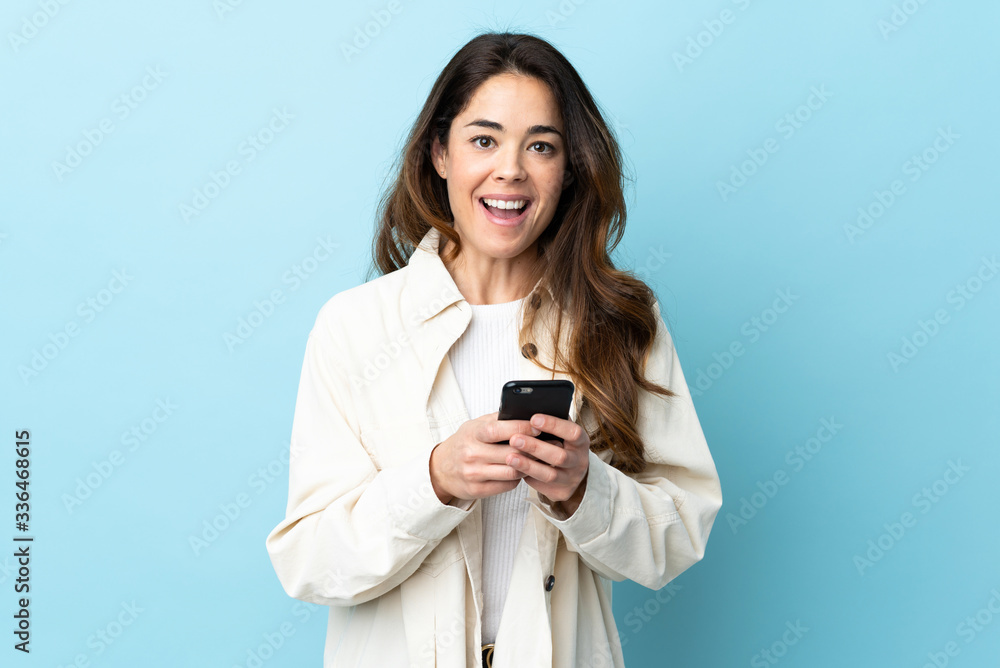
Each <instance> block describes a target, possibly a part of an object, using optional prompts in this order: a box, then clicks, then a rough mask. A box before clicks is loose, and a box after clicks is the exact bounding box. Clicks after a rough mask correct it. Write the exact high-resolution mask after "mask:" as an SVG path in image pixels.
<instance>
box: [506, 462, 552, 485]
mask: <svg viewBox="0 0 1000 668" xmlns="http://www.w3.org/2000/svg"><path fill="white" fill-rule="evenodd" d="M507 462H508V464H510V466H511V467H512V468H514V469H517V470H518V471H521V472H522V473H524V474H525V475H526V476H528V477H531V478H534V479H535V480H538V481H540V482H543V483H547V484H549V485H551V484H553V483H556V482H557V481H558V480H559V479H560V473H559V471H558V470H557V469H555V468H553V467H551V466H549V465H548V464H545V463H543V462H539V461H535V460H533V459H529V458H528V457H524V456H523V455H520V454H516V455H510V456H509V457H508V458H507Z"/></svg>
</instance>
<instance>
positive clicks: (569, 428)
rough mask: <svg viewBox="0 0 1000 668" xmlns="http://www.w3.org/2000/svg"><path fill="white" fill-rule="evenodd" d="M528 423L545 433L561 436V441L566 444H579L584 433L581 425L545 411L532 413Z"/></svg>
mask: <svg viewBox="0 0 1000 668" xmlns="http://www.w3.org/2000/svg"><path fill="white" fill-rule="evenodd" d="M530 424H531V425H532V426H533V427H536V428H538V429H540V430H541V431H544V432H545V433H547V434H552V435H553V436H555V437H557V438H561V439H562V441H563V443H566V444H570V443H572V444H574V445H579V443H580V442H581V441H582V440H583V436H584V433H585V432H584V431H583V427H581V426H580V425H578V424H577V423H575V422H573V421H572V420H564V419H562V418H557V417H555V416H553V415H546V414H545V413H535V414H534V415H532V416H531V420H530Z"/></svg>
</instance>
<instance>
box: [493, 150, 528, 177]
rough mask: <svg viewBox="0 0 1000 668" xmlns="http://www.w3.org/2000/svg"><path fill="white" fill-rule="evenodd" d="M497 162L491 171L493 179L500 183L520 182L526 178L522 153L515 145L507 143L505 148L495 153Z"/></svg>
mask: <svg viewBox="0 0 1000 668" xmlns="http://www.w3.org/2000/svg"><path fill="white" fill-rule="evenodd" d="M496 156H497V162H496V165H495V166H494V169H493V178H495V179H497V180H500V181H522V180H524V179H525V178H526V177H527V172H526V171H525V169H524V164H523V153H522V152H521V149H520V147H518V146H517V145H516V144H513V143H508V144H507V146H505V147H503V148H502V149H501V150H499V151H497V154H496Z"/></svg>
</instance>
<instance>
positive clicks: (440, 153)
mask: <svg viewBox="0 0 1000 668" xmlns="http://www.w3.org/2000/svg"><path fill="white" fill-rule="evenodd" d="M447 154H448V151H447V149H445V147H444V146H442V145H441V140H440V139H438V138H437V136H436V135H435V136H434V141H433V142H431V163H432V164H433V165H434V170H435V171H436V172H437V173H438V176H440V177H441V178H442V179H443V178H445V162H446V156H447Z"/></svg>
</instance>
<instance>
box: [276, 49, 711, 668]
mask: <svg viewBox="0 0 1000 668" xmlns="http://www.w3.org/2000/svg"><path fill="white" fill-rule="evenodd" d="M621 183H622V170H621V156H620V153H619V149H618V146H617V144H616V142H615V139H614V137H613V135H612V134H611V132H610V131H609V130H608V128H607V125H606V123H605V121H604V119H603V117H602V115H601V113H600V111H599V110H598V107H597V105H596V103H595V102H594V100H593V98H592V97H591V95H590V94H589V92H588V91H587V88H586V86H585V85H584V84H583V82H582V81H581V79H580V77H579V75H578V74H577V72H576V71H575V70H574V68H573V67H572V65H570V64H569V62H568V61H567V60H566V59H565V57H563V56H562V54H560V53H559V52H558V51H556V50H555V49H554V48H553V47H552V46H551V45H549V44H548V43H547V42H545V41H543V40H540V39H538V38H536V37H533V36H529V35H518V34H509V33H502V34H495V33H489V34H483V35H480V36H478V37H476V38H475V39H473V40H472V41H470V42H469V43H468V44H466V45H465V46H464V47H463V48H462V49H461V50H460V51H459V52H458V53H457V54H456V55H455V56H454V57H453V58H452V60H451V61H450V62H449V63H448V65H447V67H446V68H445V69H444V71H443V72H442V73H441V75H440V76H439V77H438V79H437V81H436V83H435V84H434V87H433V89H432V90H431V92H430V95H429V97H428V99H427V102H426V104H425V105H424V108H423V110H422V112H421V113H420V116H419V117H418V118H417V120H416V122H415V124H414V127H413V129H412V131H411V134H410V136H409V139H408V143H407V146H406V148H405V151H404V154H403V156H402V164H401V167H400V170H399V174H398V178H397V179H396V182H395V185H394V187H393V188H392V189H391V191H390V192H388V193H387V195H386V196H385V198H384V199H383V200H382V203H381V205H380V227H379V230H378V233H377V236H376V238H375V242H374V255H375V258H376V262H377V265H378V268H379V270H380V271H381V273H382V275H381V276H379V277H378V278H376V279H375V280H371V281H369V282H367V283H365V284H363V285H360V286H357V287H355V288H352V289H349V290H346V291H344V292H341V293H339V294H337V295H336V296H334V297H333V298H332V299H331V300H330V301H329V302H328V303H327V304H326V305H325V306H324V307H323V308H322V310H321V311H320V313H319V316H318V318H317V320H316V323H315V326H314V327H313V329H312V331H311V332H310V334H309V339H308V342H307V344H306V353H305V361H304V364H303V369H302V378H301V382H300V386H299V392H298V398H297V402H296V407H295V416H294V421H293V426H292V439H291V464H290V476H289V490H288V506H287V512H286V517H285V519H284V520H283V521H281V523H280V524H278V526H277V527H276V528H275V529H274V530H273V531H272V532H271V533H270V535H269V536H268V537H267V549H268V553H269V554H270V557H271V560H272V563H273V565H274V568H275V571H276V572H277V574H278V577H279V579H280V581H281V583H282V586H283V587H284V588H285V591H286V592H288V594H289V595H290V596H292V597H295V598H298V599H301V600H304V601H309V602H312V603H317V604H322V605H327V606H330V617H329V623H328V628H327V639H326V648H325V652H324V665H325V666H379V667H380V668H382V667H387V666H390V667H395V666H421V667H424V666H453V667H458V666H462V667H465V666H473V665H478V664H479V663H480V662H482V663H483V665H492V666H496V668H508V667H513V666H558V667H566V668H569V667H570V666H580V665H593V666H601V665H605V666H622V665H624V663H623V659H622V651H621V642H620V640H619V637H618V632H617V629H616V626H615V621H614V617H613V615H612V610H611V581H612V580H614V581H621V580H624V579H631V580H633V581H635V582H637V583H639V584H641V585H644V586H646V587H649V588H653V589H658V588H660V587H662V586H664V585H665V584H666V583H667V582H669V581H670V580H671V579H673V578H675V577H677V575H678V574H680V573H681V572H683V571H684V570H685V569H687V568H688V567H690V566H691V565H692V564H694V563H695V562H697V561H699V560H700V559H701V558H702V556H703V555H704V550H705V544H706V541H707V539H708V534H709V532H710V530H711V527H712V524H713V523H714V520H715V516H716V514H717V512H718V510H719V507H720V506H721V503H722V495H721V491H720V485H719V479H718V475H717V473H716V469H715V465H714V463H713V461H712V458H711V455H710V453H709V450H708V447H707V445H706V443H705V438H704V435H703V433H702V430H701V427H700V424H699V421H698V418H697V415H696V414H695V410H694V407H693V404H692V402H691V396H690V393H689V391H688V388H687V385H686V383H685V381H684V375H683V373H682V371H681V367H680V362H679V361H678V358H677V354H676V352H675V350H674V348H673V344H672V340H671V337H670V335H669V333H668V332H667V329H666V327H665V325H664V323H663V320H662V317H661V315H660V308H659V304H658V303H657V301H656V299H655V297H654V295H653V293H652V291H651V290H650V289H649V288H648V287H647V286H646V285H645V284H644V283H643V282H642V281H640V280H638V279H636V278H635V277H634V276H633V275H631V274H629V273H626V272H622V271H619V270H617V269H615V268H614V265H613V264H612V262H611V259H610V257H609V252H610V250H612V249H613V248H614V246H615V245H616V244H617V243H618V241H619V240H620V238H621V236H622V234H623V232H624V224H625V205H624V198H623V194H622V185H621ZM542 378H554V379H560V378H562V379H569V380H572V381H573V383H574V385H575V388H576V392H575V393H574V400H573V404H572V407H571V409H570V415H569V419H568V420H561V419H558V418H555V417H552V416H542V415H536V416H534V417H533V419H532V420H531V421H530V422H529V421H527V420H509V421H499V420H497V417H498V413H497V412H496V407H497V406H498V405H499V395H500V389H501V387H502V385H503V383H504V382H506V381H507V380H514V379H542ZM536 418H537V419H539V420H540V421H539V422H537V423H536V422H535V419H536ZM538 430H541V431H545V432H548V433H551V434H553V435H555V436H556V437H558V438H560V439H561V443H559V442H556V441H548V442H546V441H540V440H538V439H537V438H534V436H535V435H537V434H539V433H540V432H539V431H538ZM507 440H509V441H510V444H509V445H501V444H500V443H501V442H504V441H507Z"/></svg>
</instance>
